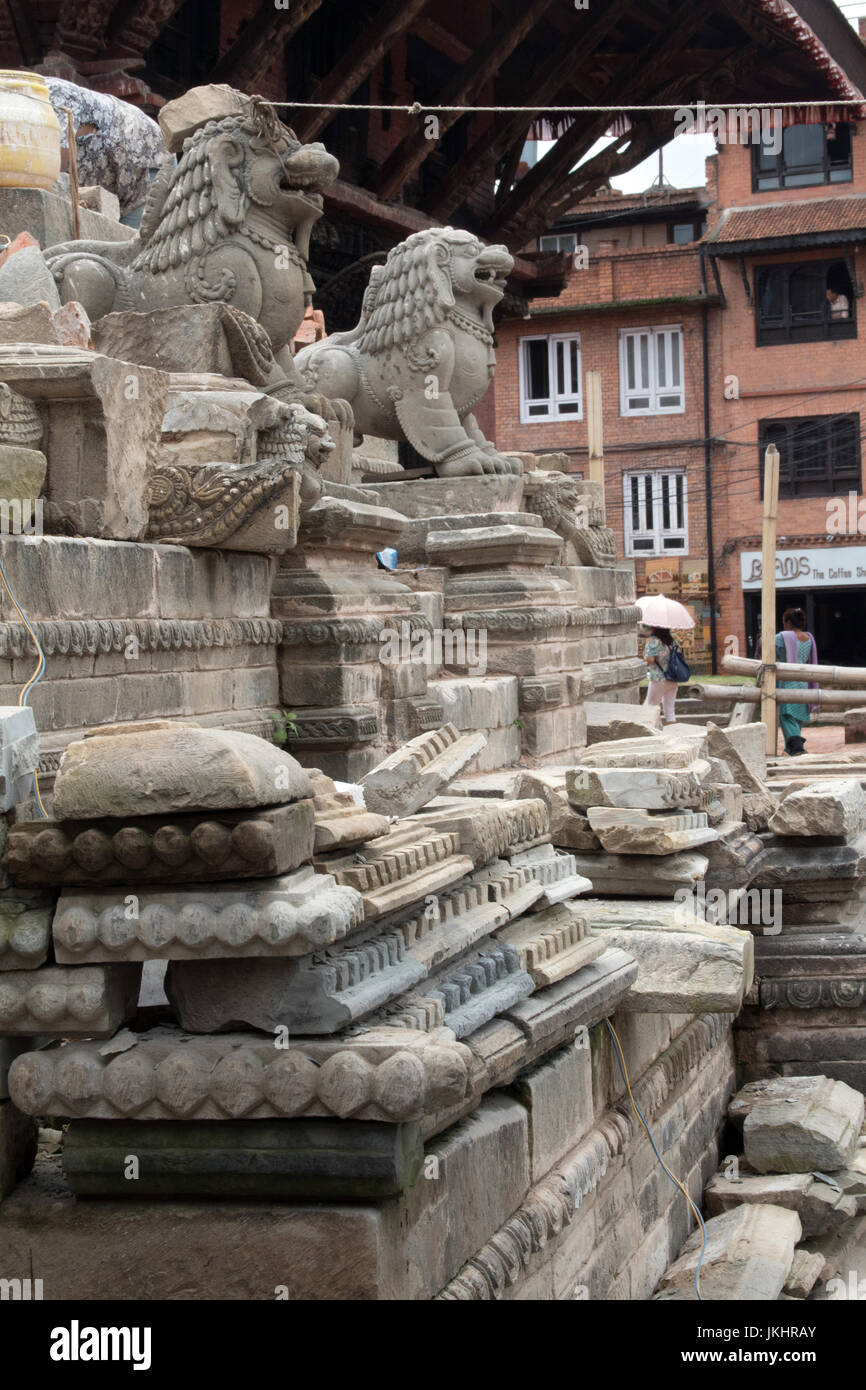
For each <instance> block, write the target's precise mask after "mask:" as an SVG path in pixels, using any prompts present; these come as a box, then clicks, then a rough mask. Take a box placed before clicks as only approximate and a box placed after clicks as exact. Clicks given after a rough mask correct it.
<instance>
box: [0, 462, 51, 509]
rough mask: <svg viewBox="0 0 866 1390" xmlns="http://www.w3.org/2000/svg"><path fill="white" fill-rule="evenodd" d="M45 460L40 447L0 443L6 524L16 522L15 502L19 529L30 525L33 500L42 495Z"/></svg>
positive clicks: (0, 483)
mask: <svg viewBox="0 0 866 1390" xmlns="http://www.w3.org/2000/svg"><path fill="white" fill-rule="evenodd" d="M47 470H48V460H47V458H46V457H45V455H44V454H43V453H42V451H41V450H40V449H24V448H21V447H20V446H18V445H15V444H0V488H2V492H3V501H4V502H5V503H6V505H7V507H8V514H9V518H10V520H9V521H7V522H6V523H5V525H6V526H7V527H8V526H10V525H11V524H13V523H17V518H16V515H15V510H14V503H15V502H18V504H19V515H20V517H21V523H20V524H21V527H22V529H23V528H25V527H27V526H29V525H32V524H33V521H34V517H35V507H34V506H33V503H35V501H36V499H37V498H38V497H41V496H42V489H43V487H44V486H45V474H46V472H47Z"/></svg>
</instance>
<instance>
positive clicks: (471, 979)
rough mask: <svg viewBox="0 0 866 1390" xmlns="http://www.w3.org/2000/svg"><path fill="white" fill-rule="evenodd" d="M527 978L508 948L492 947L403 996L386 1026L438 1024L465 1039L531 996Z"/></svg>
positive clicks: (514, 954) (432, 1025) (518, 956)
mask: <svg viewBox="0 0 866 1390" xmlns="http://www.w3.org/2000/svg"><path fill="white" fill-rule="evenodd" d="M534 988H535V985H534V983H533V980H532V977H531V976H530V975H529V974H527V972H526V971H525V970H524V969H523V967H522V965H521V960H520V955H519V953H518V952H517V950H515V948H514V947H513V946H510V945H506V944H500V943H499V942H497V941H492V942H490V943H489V945H487V946H485V947H484V948H483V949H482V950H480V951H478V952H476V953H475V954H473V955H471V956H468V957H467V958H466V959H464V960H462V961H460V963H459V965H457V966H454V965H451V966H446V968H445V970H444V971H442V972H440V973H439V974H438V975H435V976H433V977H432V978H431V979H430V980H428V981H427V983H426V984H425V986H424V988H423V990H421V991H418V992H416V993H409V994H407V995H406V996H405V998H403V999H400V1000H398V1001H397V1003H396V1004H395V1005H394V1006H393V1008H392V1009H391V1010H389V1013H388V1017H389V1019H390V1021H392V1022H395V1023H397V1022H399V1023H402V1025H403V1026H404V1027H407V1028H418V1027H433V1028H435V1027H437V1026H438V1025H439V1023H444V1026H445V1027H446V1028H450V1029H451V1031H452V1033H454V1035H455V1037H457V1038H465V1037H468V1036H469V1035H470V1034H472V1033H475V1032H477V1030H478V1029H479V1028H482V1027H483V1026H484V1024H485V1023H489V1022H490V1020H491V1019H492V1018H495V1017H496V1015H497V1014H501V1013H504V1012H505V1010H506V1009H510V1008H512V1007H513V1006H514V1005H516V1004H518V1003H519V1002H520V1001H521V1000H523V999H526V997H527V996H528V995H530V994H532V991H533V990H534Z"/></svg>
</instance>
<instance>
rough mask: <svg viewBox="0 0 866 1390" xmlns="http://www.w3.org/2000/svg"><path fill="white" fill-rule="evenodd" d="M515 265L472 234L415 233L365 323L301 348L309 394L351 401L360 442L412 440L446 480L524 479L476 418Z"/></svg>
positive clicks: (368, 306)
mask: <svg viewBox="0 0 866 1390" xmlns="http://www.w3.org/2000/svg"><path fill="white" fill-rule="evenodd" d="M513 265H514V261H513V260H512V257H511V255H510V254H509V252H508V251H507V250H506V248H505V247H504V246H486V245H485V244H484V242H482V241H479V240H478V238H477V237H475V236H473V235H472V234H471V233H469V232H464V231H459V230H455V228H453V227H435V228H430V229H429V230H425V231H422V232H415V233H413V235H412V236H410V237H407V238H406V240H405V241H402V242H400V244H399V245H398V246H395V247H394V248H393V250H392V251H391V252H390V253H389V255H388V259H387V261H386V262H385V264H384V266H377V267H376V268H375V269H374V270H373V272H372V275H371V276H370V283H369V285H368V286H367V289H366V292H365V294H364V301H363V306H362V310H361V319H360V322H359V323H358V324H357V326H356V327H355V328H353V329H352V330H351V331H350V332H348V333H334V334H332V335H331V337H330V338H326V339H325V340H324V341H323V342H321V343H314V344H311V345H310V346H309V347H306V348H303V349H302V350H301V351H300V352H299V353H298V355H297V357H296V358H295V365H296V367H297V369H298V371H299V373H300V375H301V378H302V380H303V381H304V383H305V385H306V386H307V387H308V388H309V389H311V390H314V391H317V392H320V393H321V394H322V395H324V396H326V397H329V398H331V399H336V398H339V399H343V400H346V401H348V402H349V404H350V405H351V407H352V409H353V411H354V417H355V430H356V442H357V443H360V441H361V436H363V435H365V434H367V435H375V436H378V437H379V438H381V439H396V440H407V441H408V442H409V443H410V444H412V445H413V446H414V448H415V449H417V451H418V453H419V454H421V456H422V457H423V458H426V459H429V460H430V462H431V463H433V464H435V466H436V471H437V473H438V474H439V476H440V477H462V476H465V475H468V474H475V473H519V472H520V471H521V467H522V465H521V462H520V460H519V459H517V458H509V457H507V456H506V455H503V454H500V453H498V452H497V450H496V448H495V447H494V445H493V444H491V443H490V441H489V440H487V439H485V437H484V435H483V434H482V433H481V430H480V429H479V427H478V424H477V422H476V420H475V418H474V416H473V415H472V413H471V412H472V409H473V407H474V406H475V405H477V403H478V402H479V401H480V400H481V397H482V396H483V395H484V393H485V391H486V390H487V388H488V386H489V385H490V382H491V380H492V378H493V372H494V368H495V365H496V357H495V353H494V351H493V309H494V307H495V305H496V304H498V303H499V301H500V299H501V298H502V296H503V294H504V292H505V280H506V277H507V276H508V275H509V274H510V272H511V270H512V268H513Z"/></svg>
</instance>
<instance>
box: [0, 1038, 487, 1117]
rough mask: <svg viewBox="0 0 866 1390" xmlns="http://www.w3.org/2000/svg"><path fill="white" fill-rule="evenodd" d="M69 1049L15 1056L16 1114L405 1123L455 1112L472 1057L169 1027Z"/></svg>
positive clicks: (462, 1051) (435, 1042) (444, 1046)
mask: <svg viewBox="0 0 866 1390" xmlns="http://www.w3.org/2000/svg"><path fill="white" fill-rule="evenodd" d="M123 1042H125V1043H126V1044H128V1045H126V1046H124V1047H123V1050H120V1048H119V1046H118V1040H117V1039H112V1040H110V1041H109V1042H104V1043H99V1042H81V1043H70V1044H68V1045H67V1046H66V1047H62V1048H43V1049H41V1050H40V1051H38V1052H26V1053H23V1054H22V1055H21V1056H20V1057H16V1058H15V1061H14V1062H13V1063H12V1066H11V1068H10V1071H9V1087H10V1093H11V1095H12V1098H13V1101H14V1102H15V1104H16V1105H18V1107H19V1108H20V1109H21V1110H23V1112H24V1113H25V1114H28V1115H29V1114H33V1115H67V1116H70V1117H73V1118H82V1119H85V1118H86V1119H93V1120H114V1119H124V1118H127V1117H128V1118H133V1117H134V1118H136V1119H140V1120H225V1119H231V1120H239V1119H251V1120H259V1119H279V1118H286V1119H288V1118H292V1117H294V1116H296V1115H306V1116H312V1115H316V1116H331V1115H333V1116H339V1117H341V1118H346V1119H348V1118H350V1117H351V1118H353V1119H359V1120H383V1121H392V1122H393V1121H409V1120H419V1119H421V1117H422V1116H423V1115H426V1114H435V1113H436V1112H437V1111H438V1110H441V1109H444V1108H445V1107H447V1106H449V1105H456V1104H458V1103H459V1102H460V1101H461V1100H463V1099H464V1097H465V1096H466V1094H467V1092H468V1091H469V1085H470V1079H469V1078H470V1070H471V1067H472V1055H471V1053H470V1052H469V1051H468V1049H467V1048H466V1047H464V1046H463V1045H462V1044H460V1043H457V1042H455V1041H453V1040H452V1039H449V1038H448V1037H447V1036H446V1035H443V1034H437V1035H435V1036H431V1035H430V1034H428V1033H419V1032H417V1031H413V1030H412V1029H408V1028H377V1029H375V1030H373V1029H370V1030H366V1031H364V1032H363V1033H358V1034H357V1035H356V1036H354V1037H350V1038H339V1039H334V1040H331V1039H328V1040H322V1041H317V1040H315V1039H312V1038H305V1039H303V1040H301V1039H298V1040H295V1039H289V1041H288V1046H287V1047H285V1048H283V1047H276V1046H275V1045H274V1039H273V1037H267V1036H263V1035H261V1034H255V1033H221V1034H218V1035H216V1036H214V1037H203V1036H198V1037H197V1036H195V1035H190V1034H187V1033H183V1032H182V1031H180V1030H179V1029H174V1028H155V1029H152V1030H151V1031H150V1032H147V1033H128V1034H124V1035H123Z"/></svg>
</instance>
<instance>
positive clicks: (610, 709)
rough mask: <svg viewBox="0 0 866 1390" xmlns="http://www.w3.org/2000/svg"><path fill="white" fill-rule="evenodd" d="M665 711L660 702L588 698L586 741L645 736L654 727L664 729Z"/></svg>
mask: <svg viewBox="0 0 866 1390" xmlns="http://www.w3.org/2000/svg"><path fill="white" fill-rule="evenodd" d="M661 727H662V712H661V709H660V707H659V706H658V705H627V704H618V703H616V702H614V701H601V700H587V702H586V741H587V743H588V744H590V745H592V744H594V743H609V742H611V741H615V742H621V741H622V740H623V739H626V738H645V737H646V735H647V734H648V733H650V732H651V731H654V730H657V731H659V732H661Z"/></svg>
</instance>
